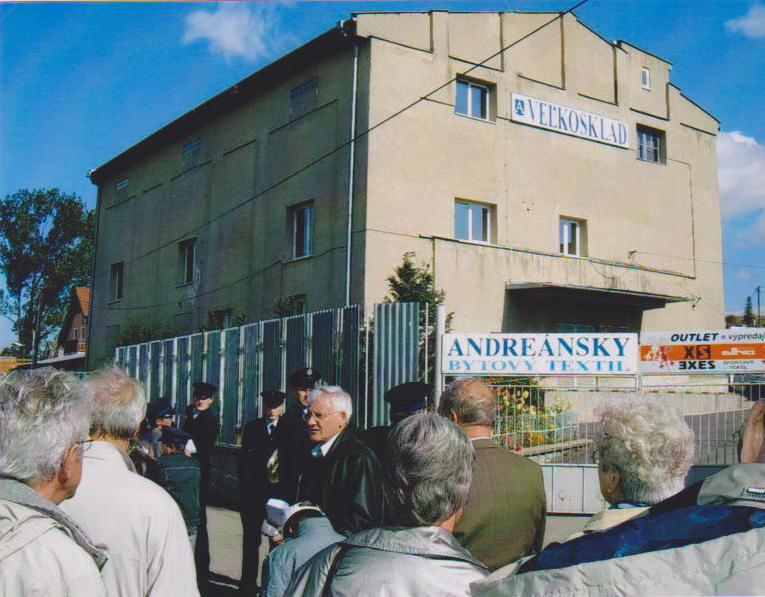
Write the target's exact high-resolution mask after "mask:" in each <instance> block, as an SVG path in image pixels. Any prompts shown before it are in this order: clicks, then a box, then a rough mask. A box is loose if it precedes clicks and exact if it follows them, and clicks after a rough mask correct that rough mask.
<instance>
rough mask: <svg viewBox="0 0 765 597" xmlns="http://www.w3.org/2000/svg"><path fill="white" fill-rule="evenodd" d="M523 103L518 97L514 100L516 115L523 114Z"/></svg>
mask: <svg viewBox="0 0 765 597" xmlns="http://www.w3.org/2000/svg"><path fill="white" fill-rule="evenodd" d="M524 104H525V102H524V101H523V100H519V99H517V100H515V113H516V114H517V115H518V116H523V115H524V113H525V112H526V111H525V110H524Z"/></svg>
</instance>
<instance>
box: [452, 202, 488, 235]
mask: <svg viewBox="0 0 765 597" xmlns="http://www.w3.org/2000/svg"><path fill="white" fill-rule="evenodd" d="M491 211H492V208H491V206H490V205H484V204H482V203H470V202H467V201H455V202H454V238H458V239H460V240H472V241H478V242H484V243H487V242H489V227H490V226H491Z"/></svg>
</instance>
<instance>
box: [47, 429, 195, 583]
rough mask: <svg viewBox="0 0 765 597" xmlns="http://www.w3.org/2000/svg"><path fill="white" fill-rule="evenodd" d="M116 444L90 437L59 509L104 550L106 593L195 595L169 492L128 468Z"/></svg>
mask: <svg viewBox="0 0 765 597" xmlns="http://www.w3.org/2000/svg"><path fill="white" fill-rule="evenodd" d="M129 464H130V459H129V458H128V457H127V455H126V454H124V453H123V452H122V451H121V450H120V449H119V448H117V447H116V446H114V445H113V444H110V443H108V442H103V441H94V442H93V443H92V444H91V445H90V447H88V449H87V450H86V451H85V455H84V458H83V462H82V481H81V482H80V486H79V487H78V488H77V493H76V494H75V496H74V497H73V498H71V499H69V500H66V501H64V502H62V504H61V507H62V509H63V510H64V511H65V512H66V513H67V514H68V515H69V516H70V517H71V518H72V519H73V520H75V521H76V522H77V524H79V525H80V526H81V527H82V528H83V529H84V530H85V532H86V533H87V534H88V535H89V536H90V537H91V538H93V540H94V541H97V542H98V543H101V544H104V545H106V546H107V548H108V550H109V561H108V562H107V563H106V565H105V566H104V568H103V570H102V571H101V574H102V577H103V579H104V584H105V585H106V589H107V592H108V594H109V597H142V596H152V597H176V596H177V597H193V596H195V595H199V592H198V590H197V585H196V571H195V568H194V558H193V556H192V553H191V545H190V543H189V539H188V535H187V534H186V525H185V524H184V522H183V517H182V516H181V512H180V510H179V509H178V506H177V505H176V503H175V501H173V498H171V497H170V495H168V493H167V492H166V491H165V490H164V489H162V488H161V487H159V486H158V485H156V484H155V483H152V482H151V481H149V480H148V479H145V478H144V477H141V476H140V475H138V474H137V473H135V472H132V471H131V470H130V469H129V468H128V467H129Z"/></svg>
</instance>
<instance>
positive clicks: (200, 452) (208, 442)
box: [183, 408, 219, 486]
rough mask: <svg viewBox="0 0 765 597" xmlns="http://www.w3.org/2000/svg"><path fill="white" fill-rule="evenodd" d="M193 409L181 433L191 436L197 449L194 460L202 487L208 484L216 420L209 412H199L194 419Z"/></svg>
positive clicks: (216, 432) (217, 426) (216, 430)
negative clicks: (199, 473)
mask: <svg viewBox="0 0 765 597" xmlns="http://www.w3.org/2000/svg"><path fill="white" fill-rule="evenodd" d="M195 412H197V411H195V409H193V408H192V409H191V410H190V411H189V413H188V416H187V417H186V421H185V422H184V423H183V431H185V432H186V433H190V434H191V439H193V440H194V445H195V446H196V448H197V452H196V454H194V458H196V459H197V462H199V469H200V471H201V473H202V485H203V486H204V485H207V484H208V483H209V477H210V460H211V459H212V451H213V447H214V446H215V440H217V439H218V428H219V424H218V419H216V418H215V417H214V416H213V415H212V413H211V412H210V411H209V410H203V411H199V412H198V414H197V416H196V417H194V413H195Z"/></svg>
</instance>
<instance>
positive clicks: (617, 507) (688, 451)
mask: <svg viewBox="0 0 765 597" xmlns="http://www.w3.org/2000/svg"><path fill="white" fill-rule="evenodd" d="M693 445H694V443H693V431H692V430H691V428H690V427H688V425H687V424H686V423H685V421H684V420H683V418H682V417H681V416H680V415H678V414H677V413H676V412H675V411H674V410H673V409H672V407H670V406H669V404H668V403H667V401H665V400H652V399H648V398H643V397H638V398H630V399H622V400H619V401H618V402H612V403H610V404H608V405H606V406H605V407H604V408H603V410H602V411H601V413H600V421H599V429H598V431H597V434H596V437H595V457H596V461H597V462H598V465H599V466H598V479H599V481H600V492H601V493H602V494H603V497H604V498H605V500H606V501H607V502H608V503H609V504H610V505H611V508H610V509H609V510H605V511H604V512H600V513H598V514H596V515H595V516H593V517H592V518H591V519H590V521H589V522H588V523H587V524H586V525H585V527H584V529H583V531H584V532H585V533H587V532H591V531H602V530H604V529H607V528H610V527H612V526H615V525H617V524H620V523H622V522H624V521H625V520H629V519H630V518H634V517H635V516H637V515H638V514H641V513H643V512H644V511H645V510H647V509H648V507H649V506H652V505H653V504H656V503H657V502H660V501H662V500H663V499H666V498H668V497H669V496H671V495H674V494H675V493H677V492H678V491H680V490H681V489H682V488H683V485H684V480H685V476H686V474H687V473H688V469H689V468H690V467H691V464H692V463H693Z"/></svg>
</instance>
